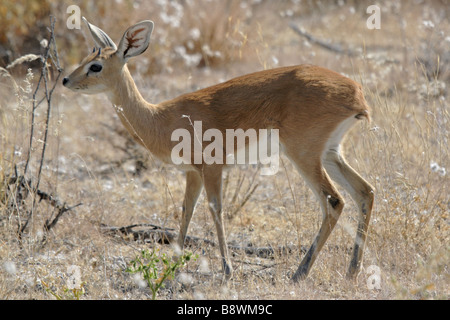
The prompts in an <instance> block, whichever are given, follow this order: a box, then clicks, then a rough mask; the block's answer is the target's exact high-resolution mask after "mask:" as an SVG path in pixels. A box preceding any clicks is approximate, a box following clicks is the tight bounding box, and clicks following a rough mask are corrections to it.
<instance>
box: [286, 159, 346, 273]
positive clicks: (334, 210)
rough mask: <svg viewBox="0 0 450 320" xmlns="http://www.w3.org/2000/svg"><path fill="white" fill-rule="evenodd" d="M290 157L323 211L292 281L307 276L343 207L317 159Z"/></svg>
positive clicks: (340, 198) (342, 202)
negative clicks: (312, 238) (320, 221)
mask: <svg viewBox="0 0 450 320" xmlns="http://www.w3.org/2000/svg"><path fill="white" fill-rule="evenodd" d="M291 159H292V160H293V161H294V162H295V164H296V165H297V168H298V169H299V171H300V172H301V174H302V175H303V177H304V178H305V179H306V181H307V183H308V184H309V186H310V187H311V188H312V189H313V191H314V193H315V194H316V196H317V198H318V200H319V202H320V204H321V208H322V212H323V221H322V225H321V227H320V230H319V232H318V234H317V236H316V238H315V240H314V242H313V243H312V245H311V247H310V249H309V250H308V252H307V253H306V255H305V257H304V258H303V260H302V261H301V263H300V266H299V267H298V269H297V271H296V272H295V274H294V276H293V277H292V279H293V280H294V281H298V280H301V279H305V278H306V277H307V276H308V273H309V271H310V270H311V267H312V265H313V263H314V261H315V260H316V258H317V256H318V254H319V252H320V250H321V249H322V247H323V245H324V244H325V242H326V241H327V239H328V237H329V235H330V234H331V231H332V230H333V228H334V226H335V225H336V223H337V221H338V219H339V216H340V214H341V212H342V209H343V207H344V201H343V199H342V197H341V196H340V194H339V193H338V192H337V190H336V189H335V187H334V186H333V184H332V182H331V181H330V179H329V178H328V175H327V173H326V172H325V170H324V168H323V167H322V164H321V162H320V160H319V159H317V160H316V161H311V160H310V161H301V160H300V159H296V158H292V157H291Z"/></svg>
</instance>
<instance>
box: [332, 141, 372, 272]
mask: <svg viewBox="0 0 450 320" xmlns="http://www.w3.org/2000/svg"><path fill="white" fill-rule="evenodd" d="M324 165H325V168H326V170H327V172H328V174H329V175H330V177H331V178H332V179H333V180H334V181H336V182H337V183H339V184H340V185H341V186H342V187H344V188H345V189H346V190H347V191H348V193H349V194H350V195H351V197H352V198H353V200H354V201H355V203H356V205H357V206H358V209H359V219H358V220H359V221H358V229H357V231H356V238H355V245H354V247H353V255H352V260H351V262H350V267H349V269H348V273H347V277H348V278H354V277H355V276H356V275H357V274H358V272H359V269H360V268H361V260H362V257H363V251H364V244H365V241H366V238H367V231H368V228H369V223H370V215H371V213H372V207H373V202H374V188H373V187H372V186H371V185H370V184H369V183H368V182H367V181H366V180H364V179H363V178H362V177H361V176H360V175H359V174H358V173H357V172H356V171H355V170H354V169H353V168H352V167H350V166H349V165H348V164H347V162H345V159H344V158H343V157H342V156H341V155H340V154H339V151H338V149H337V150H335V149H330V150H328V151H327V153H326V154H325V157H324Z"/></svg>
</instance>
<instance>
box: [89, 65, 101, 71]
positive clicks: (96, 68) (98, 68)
mask: <svg viewBox="0 0 450 320" xmlns="http://www.w3.org/2000/svg"><path fill="white" fill-rule="evenodd" d="M89 71H92V72H100V71H102V66H101V65H100V64H93V65H91V66H90V67H89Z"/></svg>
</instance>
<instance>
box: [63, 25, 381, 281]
mask: <svg viewBox="0 0 450 320" xmlns="http://www.w3.org/2000/svg"><path fill="white" fill-rule="evenodd" d="M83 20H84V21H85V22H86V24H87V26H88V27H89V30H90V32H91V34H92V36H93V38H94V41H95V43H96V46H97V47H96V48H94V51H93V52H92V53H91V54H90V55H88V56H87V57H86V58H85V59H84V60H83V61H82V62H81V65H80V66H79V67H78V68H77V69H76V70H75V71H73V72H72V74H70V75H69V76H68V77H66V78H64V80H63V85H64V86H65V87H67V88H69V89H71V90H73V91H75V92H80V93H87V94H94V93H101V92H104V93H106V94H107V96H108V97H109V99H110V101H111V102H112V104H113V105H114V106H115V109H116V111H117V113H118V116H119V118H120V120H121V122H122V123H123V125H124V126H125V127H126V128H127V129H128V131H129V132H130V134H131V135H132V136H133V137H134V138H135V139H136V141H137V142H139V143H140V144H142V145H143V146H144V147H145V148H147V149H148V150H149V151H151V152H152V153H153V154H154V155H155V156H156V157H158V158H159V159H161V160H162V161H164V162H167V163H174V161H173V159H172V157H171V150H172V149H173V148H174V146H175V142H174V141H173V140H172V133H173V132H174V131H175V130H177V129H180V128H182V129H186V130H188V131H189V132H190V133H191V134H192V136H195V135H196V134H197V133H196V132H195V130H194V129H193V127H194V126H193V125H192V122H194V121H201V123H202V129H201V130H208V129H217V130H219V131H220V132H222V133H223V134H225V132H226V131H227V130H228V129H242V130H249V129H255V130H260V129H277V130H278V133H279V145H278V144H277V146H280V147H281V149H282V150H284V152H285V153H286V155H287V156H288V157H289V159H290V160H291V161H292V162H293V163H294V165H295V167H296V168H297V170H298V171H299V172H300V174H301V175H302V176H303V177H304V179H305V180H306V181H307V183H308V185H309V187H310V188H311V189H312V191H313V192H314V194H315V195H316V197H317V199H318V200H319V202H320V205H321V209H322V212H323V222H322V225H321V227H320V230H319V232H318V234H317V236H316V238H315V240H314V242H313V243H312V245H311V248H310V249H309V251H308V252H307V253H306V255H305V256H304V258H303V260H302V261H301V263H300V266H299V267H298V269H297V271H296V272H295V274H294V276H293V280H295V281H297V280H299V279H303V278H306V276H307V275H308V273H309V271H310V269H311V266H312V265H313V263H314V261H315V260H316V258H317V255H318V254H319V252H320V250H321V249H322V247H323V245H324V244H325V242H326V240H327V238H328V236H329V235H330V233H331V231H332V230H333V228H334V226H335V225H336V222H337V220H338V218H339V216H340V215H341V212H342V209H343V207H344V201H343V199H342V196H341V195H340V194H339V192H338V191H337V190H336V188H335V186H334V184H333V183H332V182H331V180H330V177H331V179H333V180H335V181H336V182H337V183H338V184H340V185H341V186H342V187H343V188H345V189H346V190H347V191H348V192H349V194H350V195H351V197H352V198H353V199H354V201H355V202H356V204H357V206H358V209H359V219H358V227H357V231H356V240H355V244H354V248H353V255H352V259H351V263H350V267H349V270H348V276H349V277H351V278H352V277H355V276H356V275H357V273H358V270H359V268H360V265H361V260H362V256H363V248H364V242H365V240H366V237H367V230H368V226H369V220H370V215H371V211H372V205H373V201H374V189H373V187H372V186H371V185H370V184H369V183H367V182H366V181H365V180H364V179H363V178H362V177H361V176H360V175H359V174H358V173H357V172H356V171H355V170H353V169H352V168H351V167H350V166H349V165H348V164H347V163H346V161H345V160H344V157H343V156H342V153H341V152H342V149H341V141H342V139H343V138H344V136H345V134H346V133H347V131H348V130H349V129H350V128H351V127H352V126H353V125H354V124H355V123H356V122H358V120H363V119H366V120H370V116H369V107H368V105H367V103H366V101H365V99H364V96H363V92H362V89H361V86H360V85H359V84H357V83H356V82H354V81H352V80H350V79H348V78H346V77H344V76H342V75H339V74H338V73H335V72H333V71H330V70H327V69H324V68H320V67H317V66H312V65H300V66H294V67H283V68H278V69H273V70H265V71H261V72H256V73H252V74H248V75H244V76H241V77H238V78H235V79H232V80H229V81H227V82H224V83H221V84H218V85H215V86H212V87H209V88H206V89H202V90H199V91H196V92H193V93H188V94H185V95H182V96H180V97H178V98H175V99H173V100H169V101H166V102H163V103H160V104H156V105H155V104H150V103H148V102H147V101H145V100H144V99H143V97H142V96H141V94H140V93H139V91H138V89H137V87H136V85H135V83H134V81H133V78H132V77H131V75H130V72H129V70H128V68H127V61H128V59H130V58H131V57H134V56H137V55H140V54H141V53H143V52H144V51H145V50H146V49H147V47H148V45H149V41H150V35H151V33H152V30H153V22H152V21H148V20H147V21H142V22H139V23H137V24H135V25H133V26H132V27H130V28H129V29H128V30H126V32H125V33H124V35H123V37H122V39H121V40H120V42H119V45H118V46H116V44H115V43H114V42H113V41H112V40H111V38H110V37H109V36H108V35H107V34H106V33H105V32H104V31H102V30H101V29H99V28H98V27H96V26H94V25H92V24H90V23H88V22H87V20H86V19H84V18H83ZM211 143H212V142H211ZM205 147H207V145H205V144H204V143H202V149H204V148H205ZM221 151H223V152H222V154H223V155H224V157H227V156H229V155H226V150H221ZM233 152H236V150H233ZM193 153H194V152H193ZM184 156H186V155H184ZM188 156H189V157H192V158H194V157H195V154H191V155H188ZM224 163H225V162H222V163H212V164H211V163H205V162H201V163H194V161H193V162H192V164H187V165H186V164H184V165H183V166H181V168H182V169H183V170H185V171H186V191H185V197H184V202H183V212H182V218H181V226H180V234H179V238H178V245H179V246H180V247H181V248H183V245H184V240H185V237H186V233H187V230H188V226H189V222H190V220H191V217H192V214H193V211H194V207H195V204H196V202H197V199H198V197H199V195H200V192H201V190H202V187H203V186H204V187H205V190H206V196H207V199H208V202H209V208H210V211H211V214H212V216H213V220H214V223H215V227H216V229H217V236H218V240H219V248H220V253H221V257H222V267H223V272H224V274H225V277H226V279H229V278H230V277H231V274H232V267H231V263H230V258H229V255H228V249H227V244H226V241H225V230H224V225H223V218H222V170H223V168H224V167H225V165H224Z"/></svg>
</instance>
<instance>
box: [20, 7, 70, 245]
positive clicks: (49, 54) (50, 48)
mask: <svg viewBox="0 0 450 320" xmlns="http://www.w3.org/2000/svg"><path fill="white" fill-rule="evenodd" d="M55 23H56V19H55V18H54V17H53V16H52V17H50V25H51V26H50V28H49V32H50V35H49V41H48V42H47V47H46V48H45V53H44V55H43V56H42V59H41V62H42V67H41V74H40V77H39V80H38V83H37V85H36V89H35V91H34V93H33V99H32V104H33V105H32V112H31V125H30V143H29V148H28V155H27V159H26V163H25V167H24V172H23V175H22V176H23V177H25V176H26V174H27V170H28V166H29V162H30V160H31V151H32V150H33V140H34V131H35V116H36V109H37V108H38V106H39V105H40V104H41V103H42V102H43V101H44V100H45V101H47V119H46V123H45V130H44V139H43V144H42V153H41V159H40V164H39V170H38V176H37V179H36V186H35V187H34V189H32V188H30V187H31V186H30V185H28V186H26V189H29V188H30V190H32V191H33V192H34V194H36V193H37V192H38V190H39V184H40V181H41V173H42V167H43V164H44V158H45V151H46V147H47V140H48V131H49V123H50V115H51V107H52V95H53V92H54V90H55V88H56V85H57V83H58V82H59V78H60V76H61V74H62V68H61V67H60V64H59V58H58V51H57V48H56V39H55ZM49 59H50V60H51V61H52V63H53V64H54V65H55V66H56V68H57V71H58V75H57V77H56V79H55V82H54V83H53V85H52V86H50V85H49V83H48V78H49V75H48V64H47V61H48V60H49ZM42 83H44V97H43V98H42V99H41V100H40V101H38V100H37V95H38V92H39V91H40V87H41V85H42ZM16 177H18V175H17V174H16ZM25 181H26V180H25ZM18 191H20V186H19V189H18ZM36 198H37V197H36V196H35V197H33V204H32V206H31V209H30V210H29V211H28V215H27V219H26V220H25V222H24V223H23V224H22V225H20V223H19V226H18V236H19V239H21V237H22V234H23V233H24V231H25V229H26V227H27V226H28V223H29V221H30V219H31V217H32V215H33V212H34V211H35V210H36ZM58 219H59V218H58ZM56 221H58V220H56ZM55 224H56V222H55Z"/></svg>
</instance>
